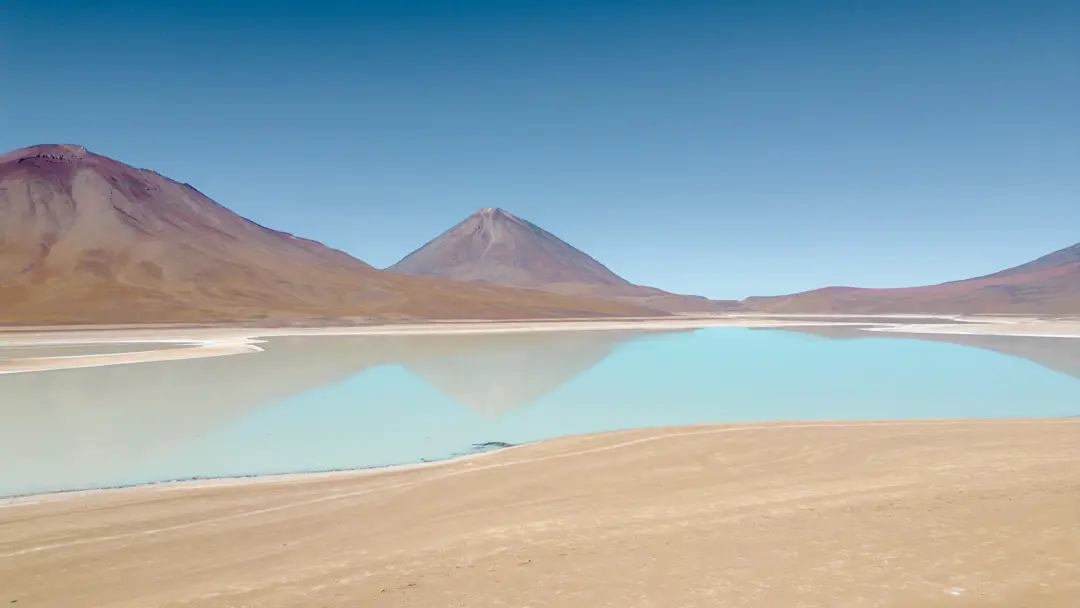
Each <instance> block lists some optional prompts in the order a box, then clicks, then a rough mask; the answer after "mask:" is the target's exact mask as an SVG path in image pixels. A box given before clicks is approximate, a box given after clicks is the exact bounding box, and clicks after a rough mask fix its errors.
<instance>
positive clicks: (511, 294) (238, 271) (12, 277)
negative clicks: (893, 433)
mask: <svg viewBox="0 0 1080 608" xmlns="http://www.w3.org/2000/svg"><path fill="white" fill-rule="evenodd" d="M653 313H654V311H652V310H650V309H647V308H644V307H637V306H632V305H627V304H625V303H615V302H606V301H601V300H595V299H589V298H560V297H557V296H553V295H551V294H545V293H542V292H531V291H524V290H513V289H504V288H498V287H488V286H476V285H466V284H461V283H455V282H449V281H440V280H435V279H421V278H412V277H402V276H400V275H395V274H392V273H386V272H382V271H379V270H376V269H374V268H372V267H370V266H368V265H367V264H365V263H363V262H361V261H359V260H357V259H355V258H352V257H350V256H348V255H347V254H345V253H342V252H340V251H337V250H334V249H331V248H329V247H326V246H324V245H322V244H320V243H316V242H314V241H310V240H307V239H302V238H298V237H295V236H292V235H290V234H286V233H283V232H278V231H276V230H271V229H268V228H265V227H263V226H260V225H258V224H255V223H253V222H250V221H248V220H246V219H244V218H242V217H240V216H238V215H236V214H234V213H232V212H231V211H229V210H228V209H226V208H224V207H222V206H221V205H218V204H217V203H215V202H214V201H212V200H210V199H209V198H207V197H206V196H204V195H203V194H202V193H200V192H199V191H197V190H195V189H194V188H193V187H191V186H189V185H187V184H180V183H177V182H174V181H172V180H169V179H167V178H165V177H163V176H161V175H158V174H157V173H154V172H152V171H146V170H140V169H135V168H133V167H129V166H127V165H124V164H122V163H119V162H116V161H114V160H111V159H108V158H105V157H103V156H99V155H96V154H93V153H91V152H88V151H87V150H86V149H84V148H82V147H80V146H70V145H43V146H35V147H32V148H27V149H23V150H18V151H15V152H12V153H8V154H4V155H2V156H0V322H127V321H208V320H226V319H242V318H266V317H269V318H282V319H289V318H304V317H313V316H329V317H387V316H406V317H426V318H485V317H491V318H510V317H534V316H535V317H548V316H579V315H580V316H590V315H648V314H653Z"/></svg>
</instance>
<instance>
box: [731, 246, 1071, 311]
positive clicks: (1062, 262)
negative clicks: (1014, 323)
mask: <svg viewBox="0 0 1080 608" xmlns="http://www.w3.org/2000/svg"><path fill="white" fill-rule="evenodd" d="M743 304H744V305H745V306H747V307H748V308H752V309H755V310H762V311H767V312H785V313H787V312H813V313H828V312H837V313H890V312H927V313H1026V314H1077V313H1080V244H1077V245H1073V246H1072V247H1067V248H1065V249H1062V250H1060V251H1056V252H1054V253H1051V254H1049V255H1046V256H1043V257H1041V258H1039V259H1037V260H1035V261H1033V262H1029V263H1027V264H1022V265H1020V266H1016V267H1014V268H1009V269H1008V270H1003V271H1001V272H997V273H994V274H990V275H986V276H982V277H976V278H974V279H967V280H964V281H953V282H951V283H942V284H940V285H932V286H928V287H908V288H900V289H857V288H854V287H826V288H824V289H817V290H814V291H807V292H803V293H797V294H793V295H787V296H775V297H763V298H748V299H746V300H744V301H743Z"/></svg>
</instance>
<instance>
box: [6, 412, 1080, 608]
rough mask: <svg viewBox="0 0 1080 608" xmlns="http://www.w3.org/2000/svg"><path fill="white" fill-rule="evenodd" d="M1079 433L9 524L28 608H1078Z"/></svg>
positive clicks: (470, 470) (86, 505) (811, 441)
mask: <svg viewBox="0 0 1080 608" xmlns="http://www.w3.org/2000/svg"><path fill="white" fill-rule="evenodd" d="M1078 461H1080V420H1078V421H1052V420H1051V421H1007V422H963V421H960V422H897V423H880V424H874V423H836V424H828V423H821V424H790V425H788V424H770V425H747V426H712V427H691V428H674V429H653V430H641V431H628V432H620V433H610V434H603V435H595V436H586V437H572V438H564V439H559V440H554V441H549V442H544V443H541V444H535V445H529V446H523V447H519V448H513V449H508V450H504V451H501V452H496V453H493V454H489V455H485V456H482V457H478V458H473V459H468V460H461V461H454V462H448V463H444V464H440V465H435V466H427V467H420V468H413V469H405V470H395V471H388V472H382V473H375V474H370V473H369V474H359V473H357V474H347V475H337V476H329V477H325V476H324V477H308V478H305V477H299V478H297V477H293V478H288V479H285V480H279V481H278V482H272V483H251V484H243V483H239V484H235V483H234V484H231V485H214V484H211V485H204V486H190V485H189V486H168V485H166V486H150V487H142V488H134V489H126V490H114V491H103V492H92V493H86V494H81V495H80V496H79V497H78V498H77V499H73V500H42V501H40V502H21V503H16V504H13V505H10V506H6V507H3V508H0V594H2V595H0V603H4V604H7V603H12V604H15V603H16V602H17V604H18V605H19V606H34V607H43V608H44V607H58V608H60V607H63V608H68V607H70V606H95V607H103V608H104V607H117V608H119V607H132V608H134V607H139V608H145V607H151V606H213V607H219V606H221V607H224V606H266V607H269V606H335V607H336V606H390V607H393V606H402V607H404V606H455V607H456V606H534V607H539V606H566V607H582V608H585V607H588V608H593V607H597V606H613V607H616V606H617V607H624V606H680V607H693V606H709V607H713V606H768V607H774V606H830V607H831V606H852V607H862V606H866V607H869V606H897V607H901V606H910V607H916V606H918V607H924V606H1010V607H1011V606H1039V607H1056V606H1061V607H1069V608H1073V607H1075V606H1077V605H1080V543H1078V539H1080V507H1078V505H1080V468H1077V466H1076V463H1077V462H1078Z"/></svg>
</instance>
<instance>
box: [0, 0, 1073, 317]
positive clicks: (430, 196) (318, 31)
mask: <svg viewBox="0 0 1080 608" xmlns="http://www.w3.org/2000/svg"><path fill="white" fill-rule="evenodd" d="M218 4H221V5H227V7H223V6H217V5H218ZM1078 7H1080V5H1078V3H1076V2H1075V1H1073V2H1067V1H1060V2H1058V1H1055V0H1039V1H1033V2H1021V1H1020V0H1016V1H1012V2H1000V1H995V0H984V1H975V0H971V1H964V0H951V1H934V2H929V1H919V0H915V1H909V2H878V1H847V2H839V1H829V0H821V1H817V2H793V1H792V2H779V1H768V0H762V1H755V2H750V1H749V0H747V1H745V2H721V1H719V0H716V1H713V2H678V1H674V0H672V1H669V2H618V3H617V2H605V1H597V2H564V1H558V0H554V1H553V0H546V1H542V2H509V1H507V2H490V1H489V2H479V1H469V0H458V1H456V2H452V1H449V0H446V1H443V2H423V1H408V0H398V1H394V2H349V3H345V2H342V3H320V2H316V1H309V2H293V3H288V4H286V3H275V2H270V1H267V2H241V1H233V2H221V3H217V2H206V1H198V0H196V1H192V2H165V1H162V2H156V3H155V2H137V3H136V2H109V1H107V0H100V1H96V2H92V3H90V2H79V1H73V0H72V1H65V0H53V1H50V2H40V1H37V0H33V1H31V0H8V1H7V2H0V148H4V149H13V148H18V147H23V146H27V145H32V144H36V143H78V144H82V145H85V146H86V147H88V148H90V149H91V150H93V151H95V152H98V153H101V154H106V155H108V156H112V157H114V158H117V159H119V160H122V161H124V162H127V163H129V164H133V165H136V166H140V167H146V168H152V169H154V170H156V171H159V172H161V173H163V174H165V175H167V176H169V177H172V178H174V179H177V180H179V181H185V182H190V183H191V184H193V185H194V186H196V187H197V188H199V189H200V190H202V191H203V192H205V193H206V194H208V195H209V196H211V197H212V198H214V199H216V200H217V201H219V202H220V203H222V204H224V205H226V206H228V207H230V208H231V209H233V210H234V211H236V212H238V213H240V214H242V215H244V216H246V217H249V218H251V219H254V220H256V221H258V222H260V223H263V224H266V225H270V226H272V227H275V228H279V229H282V230H286V231H289V232H294V233H296V234H299V235H303V236H307V237H310V238H315V239H318V240H321V241H323V242H325V243H327V244H329V245H331V246H334V247H338V248H341V249H344V250H345V251H348V252H349V253H351V254H353V255H355V256H357V257H359V258H361V259H363V260H365V261H367V262H369V263H372V264H374V265H376V266H385V265H389V264H391V263H393V262H395V261H397V259H399V258H400V257H401V256H403V255H405V254H406V253H408V252H410V251H411V250H413V249H415V248H416V247H418V246H420V245H422V244H423V243H424V242H426V241H427V240H428V239H430V238H432V237H434V236H435V235H436V234H438V233H439V232H441V231H442V230H444V229H446V228H448V227H449V226H451V225H452V224H454V223H455V222H457V221H459V220H461V219H462V218H464V217H465V216H467V215H468V214H469V213H471V212H473V211H475V210H476V209H478V208H480V207H503V208H505V209H507V210H509V211H511V212H513V213H516V214H518V215H520V216H522V217H524V218H526V219H529V220H532V221H533V222H535V223H537V224H539V225H541V226H542V227H544V228H546V229H548V230H550V231H551V232H554V233H555V234H557V235H559V236H561V237H563V238H564V239H566V240H567V241H569V242H570V243H571V244H574V245H576V246H577V247H579V248H581V249H583V250H585V251H586V252H587V253H590V254H591V255H593V256H594V257H596V258H598V259H600V260H601V261H602V262H604V263H606V264H607V265H608V266H610V267H611V268H612V269H613V270H615V271H616V272H618V273H620V274H622V275H624V276H625V277H626V278H628V279H630V280H632V281H635V282H639V283H645V284H651V285H655V286H658V287H662V288H665V289H669V290H674V291H682V292H690V293H700V294H705V295H709V296H713V297H744V296H748V295H754V294H758V295H764V294H774V293H787V292H792V291H798V290H803V289H809V288H814V287H820V286H824V285H834V284H849V285H862V286H903V285H915V284H922V283H931V282H938V281H944V280H950V279H956V278H964V277H968V276H972V275H978V274H983V273H987V272H992V271H995V270H999V269H1001V268H1003V267H1006V266H1010V265H1013V264H1016V263H1020V262H1024V261H1027V260H1029V259H1032V258H1035V257H1037V256H1039V255H1042V254H1044V253H1048V252H1050V251H1051V250H1055V249H1058V248H1061V247H1064V246H1067V245H1071V244H1073V243H1076V242H1078V241H1080V8H1078Z"/></svg>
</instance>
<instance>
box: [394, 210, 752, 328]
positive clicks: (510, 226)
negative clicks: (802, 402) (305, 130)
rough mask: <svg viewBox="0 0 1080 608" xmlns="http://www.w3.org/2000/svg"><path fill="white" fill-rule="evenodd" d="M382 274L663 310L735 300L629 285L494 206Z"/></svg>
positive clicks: (721, 305) (720, 305)
mask: <svg viewBox="0 0 1080 608" xmlns="http://www.w3.org/2000/svg"><path fill="white" fill-rule="evenodd" d="M387 270H390V271H393V272H397V273H401V274H406V275H413V276H425V277H440V278H444V279H452V280H455V281H467V282H472V283H481V284H489V285H508V286H516V287H525V288H529V289H537V290H543V291H548V292H552V293H559V294H564V295H577V296H590V297H600V298H610V299H616V300H620V301H624V302H630V303H634V304H637V305H642V306H647V307H649V308H655V309H660V310H666V311H669V312H717V311H725V310H733V309H736V308H738V304H737V303H735V302H730V301H717V300H709V299H706V298H703V297H699V296H684V295H678V294H672V293H668V292H666V291H662V290H660V289H656V288H653V287H644V286H641V285H635V284H633V283H631V282H630V281H627V280H626V279H624V278H622V277H620V276H619V275H617V274H615V273H614V272H612V271H611V269H609V268H608V267H607V266H605V265H603V264H602V263H600V262H599V261H597V260H596V259H594V258H592V257H591V256H589V255H588V254H586V253H584V252H583V251H581V250H579V249H577V248H575V247H574V246H572V245H570V244H569V243H567V242H566V241H563V240H562V239H560V238H559V237H557V236H555V235H554V234H551V233H550V232H548V231H546V230H544V229H543V228H540V227H539V226H537V225H536V224H533V223H532V222H529V221H527V220H524V219H521V218H519V217H517V216H515V215H513V214H511V213H509V212H507V211H504V210H502V209H496V208H488V209H481V210H480V211H477V212H476V213H474V214H472V215H470V216H469V217H467V218H465V220H464V221H462V222H460V223H459V224H457V225H456V226H454V227H452V228H450V229H449V230H447V231H446V232H444V233H442V234H441V235H439V236H438V237H436V238H435V239H433V240H431V241H429V242H428V243H427V244H426V245H424V246H423V247H421V248H420V249H417V250H416V251H414V252H412V253H410V254H409V255H407V256H405V257H404V258H403V259H402V260H401V261H399V262H398V263H396V264H394V265H393V266H391V267H389V268H387Z"/></svg>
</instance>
